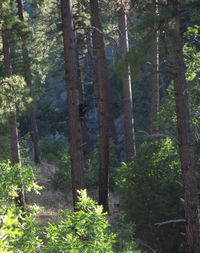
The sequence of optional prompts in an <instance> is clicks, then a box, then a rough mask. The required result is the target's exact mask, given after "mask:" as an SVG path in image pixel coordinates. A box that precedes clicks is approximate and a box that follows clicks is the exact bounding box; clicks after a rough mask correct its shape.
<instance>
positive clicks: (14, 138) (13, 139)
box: [2, 29, 26, 212]
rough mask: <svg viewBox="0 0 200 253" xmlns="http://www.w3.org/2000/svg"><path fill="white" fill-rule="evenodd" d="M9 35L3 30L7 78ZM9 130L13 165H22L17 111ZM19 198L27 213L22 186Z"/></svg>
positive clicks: (10, 122)
mask: <svg viewBox="0 0 200 253" xmlns="http://www.w3.org/2000/svg"><path fill="white" fill-rule="evenodd" d="M7 35H8V33H7V31H6V29H5V30H4V29H3V30H2V42H3V55H4V67H5V74H6V77H10V76H11V75H12V67H11V59H10V46H9V42H8V37H7ZM9 130H10V143H11V158H12V165H15V164H17V163H19V164H20V165H21V160H20V149H19V143H18V130H17V120H16V112H15V110H14V111H13V112H11V115H10V118H9ZM17 193H18V196H17V197H16V198H15V203H16V205H17V206H19V207H21V208H22V210H23V211H24V212H25V209H26V208H25V197H24V189H23V186H22V185H19V190H18V192H17Z"/></svg>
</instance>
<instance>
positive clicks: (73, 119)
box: [61, 0, 84, 205]
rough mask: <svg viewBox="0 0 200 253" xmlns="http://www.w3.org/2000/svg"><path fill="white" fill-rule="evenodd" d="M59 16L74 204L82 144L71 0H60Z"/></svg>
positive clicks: (80, 185)
mask: <svg viewBox="0 0 200 253" xmlns="http://www.w3.org/2000/svg"><path fill="white" fill-rule="evenodd" d="M61 16H62V27H63V42H64V56H65V73H66V85H67V103H68V115H69V128H70V152H71V169H72V193H73V202H74V205H75V203H76V202H77V197H78V194H77V190H78V189H83V188H84V183H83V169H84V160H83V146H82V133H81V132H82V129H81V119H80V115H79V106H80V95H79V87H78V82H79V80H78V73H77V55H76V53H77V52H76V40H75V34H74V32H73V20H72V3H71V0H61Z"/></svg>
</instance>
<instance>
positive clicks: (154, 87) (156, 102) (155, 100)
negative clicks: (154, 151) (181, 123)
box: [150, 32, 160, 135]
mask: <svg viewBox="0 0 200 253" xmlns="http://www.w3.org/2000/svg"><path fill="white" fill-rule="evenodd" d="M151 64H152V66H151V67H152V74H151V114H150V134H151V135H152V134H156V133H158V132H159V130H158V128H157V127H155V123H154V120H155V117H156V116H157V114H158V112H159V110H160V94H159V34H158V32H156V35H155V44H154V45H153V48H152V55H151Z"/></svg>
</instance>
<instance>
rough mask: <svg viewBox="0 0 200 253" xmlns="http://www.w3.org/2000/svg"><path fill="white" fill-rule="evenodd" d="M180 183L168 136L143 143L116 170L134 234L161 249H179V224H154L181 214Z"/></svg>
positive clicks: (174, 152)
mask: <svg viewBox="0 0 200 253" xmlns="http://www.w3.org/2000/svg"><path fill="white" fill-rule="evenodd" d="M180 182H181V170H180V165H179V159H178V152H177V147H176V146H175V144H174V143H172V141H171V140H170V139H163V140H161V141H157V142H155V143H148V142H144V143H142V144H141V145H140V148H139V149H138V152H137V155H136V157H135V158H134V159H133V161H132V162H131V163H129V164H126V163H123V164H122V167H121V168H120V169H119V174H118V178H117V185H118V187H119V189H120V194H121V202H122V206H123V207H124V209H125V212H126V213H127V218H128V220H129V221H130V220H131V221H132V222H134V223H135V224H136V231H137V237H139V238H141V239H142V240H144V242H146V243H147V244H149V245H151V246H152V247H153V248H158V249H160V250H161V249H162V250H161V251H164V252H170V250H172V249H177V251H176V252H178V246H179V244H180V242H182V241H183V238H182V237H181V236H180V232H183V231H184V227H183V226H182V225H181V224H173V225H165V226H161V227H159V228H158V227H157V226H155V223H157V222H161V221H166V220H170V219H177V218H183V217H184V214H183V206H182V203H181V202H180V200H179V199H180V197H182V189H181V187H180V184H181V183H180Z"/></svg>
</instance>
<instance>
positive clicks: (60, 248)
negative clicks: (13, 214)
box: [44, 190, 115, 253]
mask: <svg viewBox="0 0 200 253" xmlns="http://www.w3.org/2000/svg"><path fill="white" fill-rule="evenodd" d="M79 194H80V195H79V201H78V203H77V206H76V208H77V210H78V211H76V212H73V213H72V214H71V213H70V211H69V210H65V211H61V221H60V222H59V223H58V224H53V223H52V224H49V227H48V228H47V233H46V235H47V240H48V241H47V244H46V246H45V248H44V252H45V253H52V252H54V253H61V252H84V253H94V252H102V253H103V252H109V253H112V252H113V250H112V244H113V243H114V242H115V240H114V238H115V235H114V234H113V233H111V232H110V231H109V229H108V227H109V224H108V221H107V219H106V217H105V214H104V213H103V209H102V207H101V206H98V205H96V203H95V202H94V201H93V200H91V199H90V198H89V197H88V196H87V193H86V190H83V191H80V192H79Z"/></svg>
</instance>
